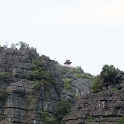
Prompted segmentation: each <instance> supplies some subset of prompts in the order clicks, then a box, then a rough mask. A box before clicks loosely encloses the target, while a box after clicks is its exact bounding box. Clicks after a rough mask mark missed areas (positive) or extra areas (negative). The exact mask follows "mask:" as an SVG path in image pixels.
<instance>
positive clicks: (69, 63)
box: [64, 59, 72, 66]
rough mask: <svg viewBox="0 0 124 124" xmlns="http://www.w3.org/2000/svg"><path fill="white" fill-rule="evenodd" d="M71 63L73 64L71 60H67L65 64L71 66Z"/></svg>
mask: <svg viewBox="0 0 124 124" xmlns="http://www.w3.org/2000/svg"><path fill="white" fill-rule="evenodd" d="M71 63H72V62H71V61H70V60H69V59H67V60H66V61H65V63H64V64H65V65H68V66H69V65H71Z"/></svg>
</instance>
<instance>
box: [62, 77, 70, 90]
mask: <svg viewBox="0 0 124 124" xmlns="http://www.w3.org/2000/svg"><path fill="white" fill-rule="evenodd" d="M62 80H63V82H64V89H66V90H68V91H71V90H72V87H71V82H72V79H70V78H65V79H62Z"/></svg>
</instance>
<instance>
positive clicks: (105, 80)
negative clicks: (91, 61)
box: [100, 64, 117, 87]
mask: <svg viewBox="0 0 124 124" xmlns="http://www.w3.org/2000/svg"><path fill="white" fill-rule="evenodd" d="M116 75H117V72H116V69H115V67H114V66H113V65H110V66H109V65H107V64H106V65H104V66H103V68H102V71H101V73H100V77H101V80H102V84H103V86H105V87H108V86H109V85H114V84H115V83H116V82H115V77H116Z"/></svg>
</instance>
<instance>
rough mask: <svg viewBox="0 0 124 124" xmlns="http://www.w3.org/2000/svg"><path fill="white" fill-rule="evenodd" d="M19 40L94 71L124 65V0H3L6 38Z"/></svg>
mask: <svg viewBox="0 0 124 124" xmlns="http://www.w3.org/2000/svg"><path fill="white" fill-rule="evenodd" d="M19 41H24V42H26V43H27V44H30V46H33V47H36V48H37V50H38V53H40V54H45V55H46V56H49V57H50V58H51V59H54V58H56V60H57V61H58V62H59V63H61V64H63V63H64V62H65V60H66V59H70V60H71V61H72V62H73V63H72V66H80V65H81V67H82V69H83V70H84V71H85V72H89V73H91V74H94V75H97V74H99V73H100V71H101V69H102V67H103V65H105V64H109V65H110V64H112V65H114V66H115V67H116V68H119V69H121V70H123V71H124V0H0V44H2V45H4V44H6V42H8V43H9V44H11V43H17V42H19Z"/></svg>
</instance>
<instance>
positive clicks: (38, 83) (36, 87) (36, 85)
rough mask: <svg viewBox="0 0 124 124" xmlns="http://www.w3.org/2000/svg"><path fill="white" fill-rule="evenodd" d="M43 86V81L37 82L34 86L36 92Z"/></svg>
mask: <svg viewBox="0 0 124 124" xmlns="http://www.w3.org/2000/svg"><path fill="white" fill-rule="evenodd" d="M42 86H43V82H41V81H35V82H34V84H33V88H34V89H35V90H40V89H41V87H42Z"/></svg>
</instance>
